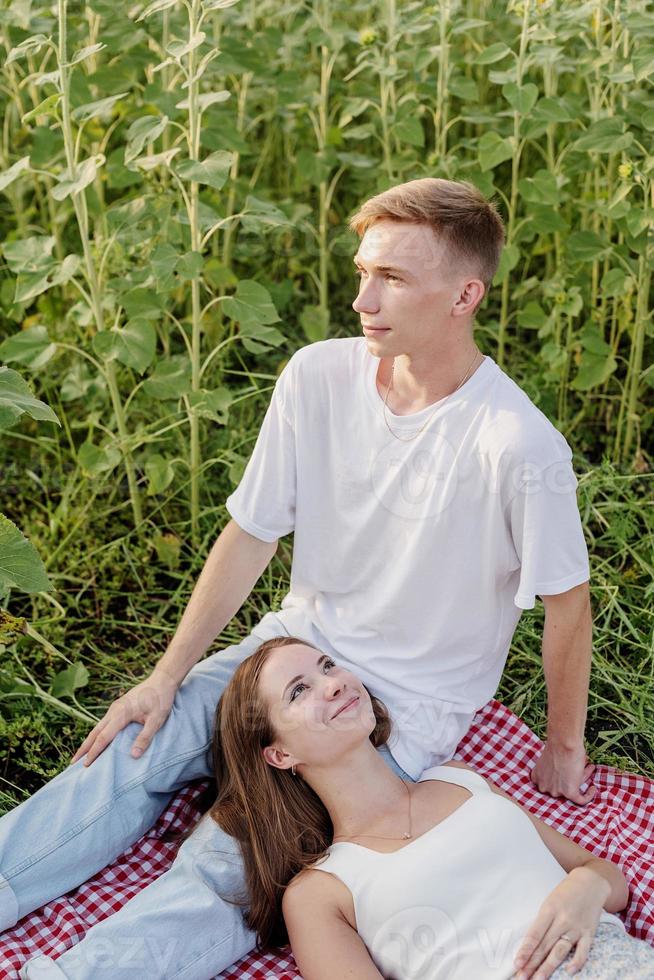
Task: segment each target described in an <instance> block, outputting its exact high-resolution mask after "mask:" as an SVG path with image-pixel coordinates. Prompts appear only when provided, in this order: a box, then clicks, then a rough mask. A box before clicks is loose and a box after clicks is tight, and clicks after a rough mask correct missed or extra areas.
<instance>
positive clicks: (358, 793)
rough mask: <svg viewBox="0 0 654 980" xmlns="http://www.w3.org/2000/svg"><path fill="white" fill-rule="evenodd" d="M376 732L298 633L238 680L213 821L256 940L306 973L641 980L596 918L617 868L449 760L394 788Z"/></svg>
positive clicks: (371, 715) (619, 879)
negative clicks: (241, 874) (231, 846)
mask: <svg viewBox="0 0 654 980" xmlns="http://www.w3.org/2000/svg"><path fill="white" fill-rule="evenodd" d="M390 732H391V723H390V720H389V717H388V714H387V712H386V709H385V707H384V706H383V705H382V704H381V702H379V701H378V700H377V699H376V698H374V697H371V696H370V694H369V693H368V691H367V689H366V688H365V686H364V685H363V684H362V683H361V681H359V679H358V678H357V677H356V676H355V675H354V674H352V673H350V672H349V671H346V670H344V669H342V668H340V667H339V666H338V664H336V663H335V662H334V661H333V660H332V659H330V658H329V657H328V656H326V655H325V654H324V653H322V652H321V651H320V650H317V649H316V648H315V647H313V646H310V645H308V644H306V643H305V642H304V641H302V640H298V639H296V638H294V637H277V638H276V639H274V640H269V641H267V642H266V643H263V644H262V645H261V646H260V647H259V648H258V649H257V650H256V651H255V653H254V654H253V655H252V656H251V657H249V658H248V659H247V660H245V661H244V662H243V663H242V664H241V665H240V666H239V667H238V669H237V670H236V672H235V674H234V676H233V678H232V680H231V681H230V683H229V685H228V687H227V688H226V690H225V692H224V694H223V696H222V698H221V700H220V703H219V705H218V710H217V715H216V726H215V736H214V747H213V749H214V762H215V769H216V777H217V783H218V797H217V800H216V802H215V804H214V806H213V808H212V811H211V813H212V816H213V818H214V819H215V820H216V821H217V822H218V823H219V824H220V826H221V827H223V829H224V830H226V831H227V832H228V833H229V834H231V835H233V836H234V837H236V838H237V839H238V840H239V842H240V845H241V848H242V851H243V856H244V862H245V870H246V884H247V892H248V894H247V896H236V897H234V898H232V900H236V901H240V902H242V903H243V904H244V905H247V906H248V911H247V919H248V922H249V924H250V926H251V927H252V928H253V929H255V930H256V931H257V936H258V940H259V943H260V945H261V946H267V945H281V944H284V943H285V942H286V941H287V938H288V939H290V942H291V946H292V949H293V954H294V956H295V959H296V961H297V964H298V968H299V970H300V972H301V974H302V976H303V978H304V980H333V978H334V977H338V978H339V980H346V978H351V980H373V978H380V977H384V978H386V980H389V978H392V980H418V978H420V980H445V978H447V980H470V978H471V977H474V978H475V980H490V978H493V980H504V978H509V977H517V978H520V980H522V978H523V977H524V978H527V977H532V978H534V980H543V978H546V977H556V978H563V977H567V976H569V975H570V974H571V973H573V972H576V973H577V975H578V976H579V977H583V978H588V980H590V978H605V980H608V978H612V980H613V978H617V977H627V976H628V977H629V978H631V980H635V978H640V977H642V978H645V977H652V976H654V949H652V948H651V947H650V946H649V945H647V944H646V943H644V942H641V941H639V940H636V939H633V938H632V937H630V936H629V935H627V933H626V932H625V929H624V926H623V925H622V923H621V921H620V920H619V919H618V918H617V917H616V916H614V915H612V914H611V913H613V912H617V911H619V910H620V909H623V908H624V907H625V906H626V904H627V901H628V888H627V884H626V881H625V878H624V876H623V874H622V872H621V871H620V869H619V868H618V867H617V866H616V865H614V864H611V863H610V862H608V861H603V860H601V859H599V858H596V857H594V856H593V855H592V854H591V853H589V852H588V851H586V850H584V849H583V848H582V847H579V846H578V845H577V844H574V843H573V842H572V841H571V840H568V838H566V837H564V836H562V835H561V834H559V833H557V831H555V830H553V829H552V828H551V827H549V826H547V824H545V823H543V822H542V821H540V820H537V819H536V818H535V817H533V816H531V815H530V814H528V813H527V812H526V811H525V810H523V809H522V808H521V807H519V806H518V805H517V804H515V803H514V802H513V801H512V800H511V799H510V798H509V797H508V796H507V795H506V794H505V793H503V792H502V791H501V790H499V789H497V788H496V787H494V786H493V785H492V784H491V783H489V782H487V781H486V780H485V779H483V778H482V777H481V776H479V775H478V774H477V773H475V772H474V771H473V770H472V769H470V768H469V767H468V766H466V765H464V764H463V763H460V762H449V763H447V764H446V765H443V766H437V767H435V768H433V769H429V770H427V771H426V772H425V773H423V775H422V777H421V778H420V780H419V781H418V782H417V783H415V784H413V783H411V782H410V780H409V778H408V777H405V778H404V779H403V778H402V776H401V775H400V773H401V770H398V768H397V766H396V765H395V764H394V763H393V760H392V757H391V756H390V753H389V752H388V749H386V747H385V743H386V741H387V739H388V737H389V735H390ZM394 770H395V771H394ZM564 964H565V965H564Z"/></svg>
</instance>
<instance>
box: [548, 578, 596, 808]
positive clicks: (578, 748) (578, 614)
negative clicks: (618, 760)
mask: <svg viewBox="0 0 654 980" xmlns="http://www.w3.org/2000/svg"><path fill="white" fill-rule="evenodd" d="M542 600H543V604H544V606H545V628H544V630H543V669H544V672H545V682H546V684H547V741H546V744H545V749H544V751H543V753H542V755H541V756H540V758H539V759H538V762H537V763H536V765H535V767H534V769H533V771H532V779H533V781H534V783H535V784H536V786H537V787H538V789H539V790H540V791H541V792H542V793H549V794H550V795H551V796H556V797H559V796H564V797H566V798H567V799H569V800H571V801H572V802H573V803H578V804H580V805H584V804H586V803H589V802H590V801H591V800H592V799H593V797H594V796H595V792H596V788H595V787H594V786H591V787H590V788H589V789H588V790H587V791H586V792H585V793H581V792H580V790H579V787H580V785H581V784H582V783H584V782H585V781H586V780H587V779H589V778H590V776H591V774H592V771H593V766H592V765H588V764H587V756H586V750H585V748H584V728H585V726H586V709H587V706H588V683H589V679H590V665H591V656H592V614H591V608H590V592H589V588H588V583H587V582H584V583H583V584H582V585H577V586H575V588H573V589H570V590H569V591H568V592H562V593H561V594H560V595H550V596H542Z"/></svg>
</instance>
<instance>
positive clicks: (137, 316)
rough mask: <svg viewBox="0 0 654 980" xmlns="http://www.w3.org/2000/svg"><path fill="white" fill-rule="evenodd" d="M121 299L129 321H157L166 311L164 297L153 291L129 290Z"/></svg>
mask: <svg viewBox="0 0 654 980" xmlns="http://www.w3.org/2000/svg"><path fill="white" fill-rule="evenodd" d="M122 299H123V306H124V307H125V312H126V313H127V316H128V317H129V318H130V320H158V319H159V318H160V317H161V315H162V313H164V312H165V309H166V297H165V296H161V295H160V293H158V292H156V290H154V289H144V288H141V287H137V288H136V289H130V290H129V291H128V292H126V293H125V294H124V295H123V298H122Z"/></svg>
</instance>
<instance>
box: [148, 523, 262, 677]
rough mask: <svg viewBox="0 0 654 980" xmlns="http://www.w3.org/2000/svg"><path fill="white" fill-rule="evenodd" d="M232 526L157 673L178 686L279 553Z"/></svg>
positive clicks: (207, 566) (224, 533)
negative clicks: (165, 675) (274, 556)
mask: <svg viewBox="0 0 654 980" xmlns="http://www.w3.org/2000/svg"><path fill="white" fill-rule="evenodd" d="M277 545H278V542H277V541H273V542H272V544H271V543H268V542H267V541H260V540H259V538H255V537H253V536H252V535H251V534H248V533H247V531H244V530H243V529H242V528H241V527H239V526H238V524H237V523H236V521H234V520H230V521H229V523H228V524H227V525H226V526H225V527H224V528H223V531H222V532H221V534H220V535H219V537H218V538H217V540H216V542H215V544H214V546H213V548H212V549H211V551H210V552H209V557H208V558H207V560H206V562H205V565H204V568H203V569H202V572H201V574H200V577H199V579H198V580H197V582H196V584H195V588H194V589H193V593H192V595H191V598H190V599H189V602H188V605H187V607H186V609H185V610H184V614H183V616H182V618H181V620H180V623H179V626H178V627H177V632H176V633H175V635H174V637H173V638H172V640H171V641H170V644H169V645H168V649H167V650H166V652H165V653H164V655H163V657H162V658H161V660H160V661H159V663H158V664H157V665H156V666H155V668H154V672H155V673H156V672H157V671H163V672H164V673H165V674H167V675H168V676H169V677H170V678H172V679H173V680H174V681H175V682H176V683H177V685H178V686H179V685H180V684H181V683H182V681H183V680H184V678H185V677H186V675H187V674H188V672H189V670H190V669H191V667H193V666H194V664H196V663H197V662H198V660H199V659H200V657H202V656H203V654H204V653H206V651H207V650H208V649H209V647H210V646H211V644H212V643H213V641H214V640H215V638H216V637H217V636H218V635H219V633H222V631H223V630H224V628H225V627H226V626H227V624H228V623H229V621H230V620H231V619H232V617H233V616H235V615H236V613H237V612H238V611H239V609H240V608H241V606H242V605H243V603H244V602H245V600H246V599H247V597H248V596H249V594H250V592H251V591H252V589H253V588H254V586H255V584H256V583H257V581H258V579H259V578H260V577H261V575H262V574H263V572H264V570H265V569H266V568H267V567H268V565H269V564H270V561H271V559H272V557H273V555H274V554H275V552H276V551H277Z"/></svg>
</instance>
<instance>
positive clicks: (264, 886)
mask: <svg viewBox="0 0 654 980" xmlns="http://www.w3.org/2000/svg"><path fill="white" fill-rule="evenodd" d="M298 643H302V644H303V645H305V646H312V644H310V643H306V641H305V640H301V639H298V638H297V637H293V636H281V637H280V636H278V637H275V638H274V639H272V640H266V642H265V643H262V644H261V646H260V647H258V648H257V649H256V650H255V652H254V653H253V654H252V655H251V656H250V657H248V658H247V659H246V660H244V661H243V662H242V663H241V664H240V665H239V666H238V667H237V669H236V671H235V672H234V675H233V676H232V678H231V680H230V682H229V684H228V685H227V687H226V688H225V691H224V692H223V695H222V697H221V698H220V701H219V702H218V708H217V710H216V719H215V726H214V735H213V764H214V771H215V775H216V782H217V786H218V796H217V799H216V802H215V803H214V805H213V806H212V808H211V811H210V813H211V816H212V817H213V819H214V820H215V821H216V823H217V824H218V825H219V826H220V827H221V828H222V829H223V830H224V831H226V833H228V834H230V835H231V836H232V837H235V838H236V839H237V840H238V842H239V844H240V847H241V851H242V854H243V860H244V863H245V880H246V889H247V894H246V896H242V897H240V898H236V899H232V900H234V901H237V902H239V903H240V904H243V905H245V906H247V911H246V913H245V917H246V921H247V924H248V926H249V927H250V928H251V929H253V930H254V931H255V932H256V934H257V942H258V946H259V948H262V947H266V946H282V945H285V944H286V943H287V942H288V934H287V932H286V927H285V925H284V919H283V916H282V896H283V894H284V890H285V888H286V886H287V885H288V884H289V882H290V881H291V879H292V878H293V877H294V876H295V875H296V874H298V873H299V872H300V871H302V869H303V868H306V867H308V866H309V865H311V864H313V863H314V861H316V860H318V858H320V857H322V856H323V855H324V854H325V852H326V850H327V848H328V847H329V845H330V844H331V842H332V837H333V827H332V822H331V819H330V817H329V814H328V812H327V809H326V808H325V806H324V804H323V803H322V801H321V800H320V799H319V797H318V796H317V795H316V793H314V791H313V790H312V789H311V787H310V786H309V785H308V783H306V782H305V781H304V780H303V779H302V778H301V777H300V776H293V775H292V774H291V771H290V770H288V769H276V768H274V767H272V766H269V765H268V763H267V762H266V761H265V759H264V757H263V751H262V750H263V749H264V748H265V747H266V746H267V745H271V744H272V743H273V742H274V741H275V737H276V734H275V732H274V731H273V728H272V726H271V724H270V719H269V717H268V709H267V708H266V706H265V704H264V703H263V701H262V699H261V697H260V695H259V678H260V676H261V669H262V667H263V665H264V664H265V662H266V660H267V658H268V656H269V654H270V651H271V650H274V649H277V648H278V647H283V646H288V645H290V644H298ZM371 701H372V706H373V711H374V714H375V719H376V725H375V728H374V731H373V732H372V733H371V735H370V741H371V742H372V744H373V745H374V746H375V748H378V747H379V746H380V745H383V744H384V743H385V742H386V741H387V740H388V737H389V735H390V732H391V722H390V718H389V715H388V712H387V711H386V707H385V706H384V705H383V704H382V702H381V701H379V700H378V699H377V698H375V697H372V696H371Z"/></svg>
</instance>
